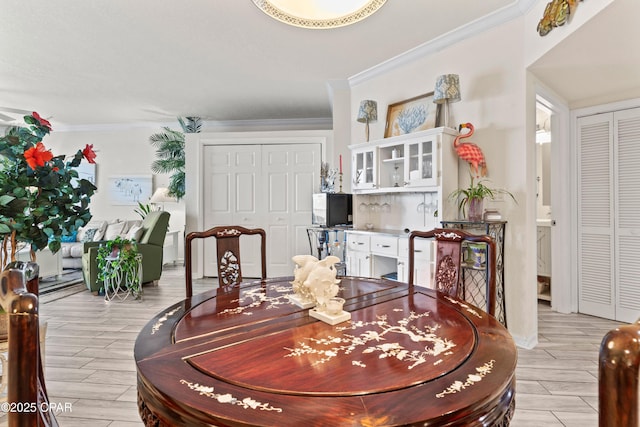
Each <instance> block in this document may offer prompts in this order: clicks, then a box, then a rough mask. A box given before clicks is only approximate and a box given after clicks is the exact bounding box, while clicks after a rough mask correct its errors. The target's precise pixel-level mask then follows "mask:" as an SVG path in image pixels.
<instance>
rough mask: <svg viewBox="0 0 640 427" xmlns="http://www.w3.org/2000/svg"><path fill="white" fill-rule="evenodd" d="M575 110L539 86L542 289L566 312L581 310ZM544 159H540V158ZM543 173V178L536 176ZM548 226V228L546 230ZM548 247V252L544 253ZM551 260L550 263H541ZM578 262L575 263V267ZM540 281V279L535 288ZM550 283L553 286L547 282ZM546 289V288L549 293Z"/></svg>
mask: <svg viewBox="0 0 640 427" xmlns="http://www.w3.org/2000/svg"><path fill="white" fill-rule="evenodd" d="M570 142H571V135H570V112H569V108H568V106H567V105H566V104H565V103H564V101H563V100H562V99H560V98H558V97H557V96H556V95H554V94H553V93H551V92H550V91H548V90H547V89H546V88H544V87H543V86H542V85H539V86H538V87H537V88H536V142H535V145H536V149H535V152H536V156H539V157H537V160H536V184H538V185H537V187H536V190H537V191H536V193H537V194H538V193H539V194H538V197H537V198H536V219H537V221H536V227H537V232H538V233H540V234H537V236H538V242H537V243H538V257H537V258H538V268H539V271H541V272H542V274H539V275H538V276H540V277H541V278H548V279H547V280H546V282H548V283H545V280H543V281H542V286H541V289H540V290H541V291H543V292H542V293H543V294H544V293H547V292H548V294H547V295H548V298H549V301H550V303H551V308H552V309H553V310H555V311H558V312H561V313H572V312H575V311H576V310H577V285H576V282H575V270H572V268H574V267H575V257H576V251H577V247H576V246H575V245H574V243H573V242H575V232H576V231H575V229H574V227H575V221H572V218H575V211H574V209H575V194H576V193H575V191H576V190H575V179H573V177H574V175H573V174H574V173H575V159H574V158H573V157H572V149H571V143H570ZM538 158H539V160H538ZM538 177H540V180H539V181H538V180H537V178H538ZM545 227H546V228H545ZM545 251H547V252H545ZM544 260H546V261H547V262H546V264H542V263H543V262H544ZM572 266H574V267H572ZM537 285H538V284H537V283H536V286H537ZM546 285H548V287H547V286H546ZM545 291H547V292H545Z"/></svg>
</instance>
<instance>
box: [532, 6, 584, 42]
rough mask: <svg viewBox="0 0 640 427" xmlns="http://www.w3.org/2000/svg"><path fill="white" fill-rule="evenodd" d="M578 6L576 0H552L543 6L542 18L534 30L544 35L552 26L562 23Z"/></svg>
mask: <svg viewBox="0 0 640 427" xmlns="http://www.w3.org/2000/svg"><path fill="white" fill-rule="evenodd" d="M580 1H582V0H580ZM577 7H578V0H552V1H550V2H549V3H547V7H545V8H544V14H543V15H542V19H540V22H538V27H537V28H536V31H538V34H540V36H546V35H547V34H549V32H550V31H551V30H553V28H554V27H559V26H561V25H564V24H565V22H567V21H568V20H569V18H571V16H572V15H573V14H574V13H575V10H576V8H577Z"/></svg>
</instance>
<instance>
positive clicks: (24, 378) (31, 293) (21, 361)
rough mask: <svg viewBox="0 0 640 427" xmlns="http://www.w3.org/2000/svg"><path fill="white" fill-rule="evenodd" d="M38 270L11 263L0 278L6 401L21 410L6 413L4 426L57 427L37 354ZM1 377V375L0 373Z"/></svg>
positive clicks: (38, 336) (22, 263) (27, 264)
mask: <svg viewBox="0 0 640 427" xmlns="http://www.w3.org/2000/svg"><path fill="white" fill-rule="evenodd" d="M38 275H39V268H38V265H37V264H36V263H33V262H12V263H10V264H9V265H7V267H6V269H5V270H4V271H3V272H2V273H1V274H0V305H2V308H3V309H4V310H5V311H6V312H7V313H9V338H8V340H9V341H8V349H9V350H8V357H7V359H8V365H9V369H8V371H9V372H8V373H7V375H8V381H7V384H8V385H7V401H8V403H9V404H11V403H12V402H17V403H20V404H21V405H23V406H24V408H23V409H22V410H19V411H8V414H7V425H8V426H9V427H18V426H20V427H22V426H25V427H26V426H52V427H57V426H58V421H57V420H56V418H55V416H54V414H53V412H52V411H48V410H46V409H47V408H48V407H49V406H50V405H49V397H48V395H47V388H46V386H45V381H44V371H43V366H42V357H41V352H40V324H39V319H38V317H39V305H38V285H39V279H38ZM3 375H5V373H3Z"/></svg>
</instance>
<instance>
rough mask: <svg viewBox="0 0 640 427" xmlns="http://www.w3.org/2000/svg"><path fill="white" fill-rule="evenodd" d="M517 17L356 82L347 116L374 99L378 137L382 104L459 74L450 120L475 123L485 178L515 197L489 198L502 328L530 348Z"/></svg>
mask: <svg viewBox="0 0 640 427" xmlns="http://www.w3.org/2000/svg"><path fill="white" fill-rule="evenodd" d="M523 22H524V19H523V18H517V19H514V20H512V21H510V22H508V23H506V24H503V25H500V26H498V27H496V28H493V29H491V30H488V31H486V32H484V33H482V34H479V35H476V36H474V37H473V38H468V39H466V40H462V41H460V42H458V43H456V44H454V45H452V46H450V47H448V48H445V49H442V50H440V51H437V52H434V53H432V54H429V55H425V56H424V57H422V58H418V59H416V60H414V61H412V62H410V63H408V64H405V65H401V66H399V67H397V68H395V69H392V70H390V71H388V72H386V73H384V74H382V75H378V76H374V77H372V78H370V79H369V80H366V81H362V82H358V83H357V84H355V85H354V86H353V87H352V93H351V117H355V112H356V111H357V108H358V103H359V100H361V99H374V100H376V101H377V102H378V118H379V120H378V122H376V123H373V124H371V138H372V139H377V138H382V137H383V134H384V126H385V120H384V119H385V117H386V106H387V105H389V104H391V103H395V102H398V101H401V100H403V99H408V98H411V97H414V96H417V95H420V94H423V93H427V92H431V91H433V86H434V83H435V80H436V77H437V76H438V75H440V74H447V73H455V74H459V75H460V85H461V92H462V100H461V101H460V102H458V103H455V104H452V106H451V122H452V123H454V124H456V125H457V124H459V123H463V122H471V123H473V124H474V126H475V127H476V133H475V135H474V136H473V137H472V138H471V140H472V141H473V142H475V143H477V144H478V145H479V146H480V147H481V148H482V150H483V152H484V154H485V157H486V159H487V164H488V169H489V175H488V178H489V179H490V180H491V182H492V184H493V185H495V186H496V187H499V188H505V189H507V190H509V191H510V192H511V193H513V194H514V196H515V197H516V199H517V201H518V204H515V203H513V202H511V201H509V200H508V199H506V200H504V201H498V202H494V206H495V207H497V208H498V209H499V210H500V212H501V213H502V214H503V217H504V218H505V219H506V220H507V221H508V224H507V228H506V231H507V232H506V241H505V294H506V295H505V299H506V309H507V321H508V326H509V330H510V332H511V333H512V335H513V336H514V338H515V340H516V342H517V343H518V344H519V345H521V346H525V347H531V346H533V345H535V343H536V342H537V296H536V287H535V283H536V278H535V273H536V259H535V253H536V252H535V241H536V239H535V206H536V205H535V203H536V202H535V192H533V193H531V192H530V191H528V190H529V189H528V185H529V177H535V169H534V164H535V163H534V162H533V163H532V162H528V161H527V157H528V148H527V138H526V129H527V127H526V123H527V109H526V102H527V81H526V72H525V68H524V65H523V64H524V54H523ZM362 135H363V129H362V125H361V124H360V123H357V122H355V120H354V121H352V131H351V139H352V141H353V142H354V143H355V142H361V140H362ZM444 149H447V147H444ZM450 149H453V147H451V148H450ZM533 154H534V155H535V153H533ZM530 169H531V170H530ZM459 180H460V183H461V184H460V185H461V186H462V185H465V184H466V183H468V181H469V168H468V164H467V163H465V162H460V163H459ZM445 196H446V195H445ZM449 219H450V218H449Z"/></svg>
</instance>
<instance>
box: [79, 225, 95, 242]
mask: <svg viewBox="0 0 640 427" xmlns="http://www.w3.org/2000/svg"><path fill="white" fill-rule="evenodd" d="M97 232H98V229H97V228H90V229H88V230H85V231H84V236H82V240H81V242H82V243H86V242H92V241H93V238H94V237H95V235H96V233H97Z"/></svg>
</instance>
